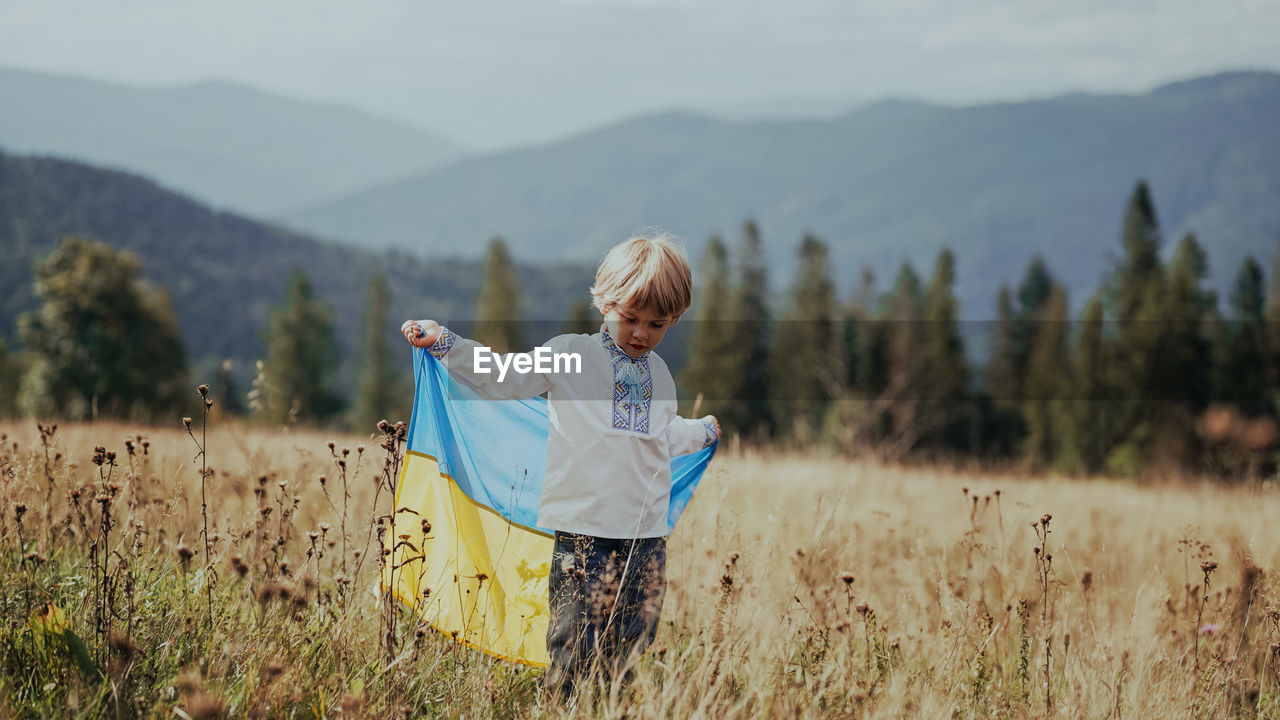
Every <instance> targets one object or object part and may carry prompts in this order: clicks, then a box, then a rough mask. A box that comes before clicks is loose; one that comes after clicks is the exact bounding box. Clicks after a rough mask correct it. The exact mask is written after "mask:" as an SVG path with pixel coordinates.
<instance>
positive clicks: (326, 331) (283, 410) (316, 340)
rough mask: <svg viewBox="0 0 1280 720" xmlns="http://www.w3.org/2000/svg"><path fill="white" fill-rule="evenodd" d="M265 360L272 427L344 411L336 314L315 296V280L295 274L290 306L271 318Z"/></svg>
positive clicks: (266, 414)
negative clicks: (338, 385)
mask: <svg viewBox="0 0 1280 720" xmlns="http://www.w3.org/2000/svg"><path fill="white" fill-rule="evenodd" d="M267 328H268V330H267V338H266V341H267V357H266V359H265V360H263V361H262V367H261V373H260V387H259V388H258V390H259V392H260V393H261V395H262V398H263V402H262V403H261V404H260V405H259V407H260V411H261V418H262V420H263V421H264V422H267V423H269V424H276V425H278V424H284V423H291V422H299V421H310V422H323V421H325V420H327V419H329V418H332V417H333V416H334V415H335V414H336V413H337V412H338V411H339V410H340V409H341V404H342V403H341V399H340V398H339V396H338V393H337V375H338V348H337V343H336V341H335V339H334V332H333V310H332V308H330V307H329V305H328V303H326V302H324V301H323V300H320V299H318V298H316V297H314V296H313V295H312V292H311V281H310V280H308V279H307V276H306V275H304V274H303V273H302V272H301V271H299V270H295V271H294V272H293V274H292V275H291V276H290V278H289V287H288V290H287V293H286V299H285V303H284V305H283V306H282V307H278V308H275V309H273V310H272V311H271V313H270V315H269V316H268V318H267Z"/></svg>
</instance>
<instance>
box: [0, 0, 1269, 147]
mask: <svg viewBox="0 0 1280 720" xmlns="http://www.w3.org/2000/svg"><path fill="white" fill-rule="evenodd" d="M1277 38H1280V1H1278V0H1216V1H1214V2H1205V0H1166V1H1158V0H1071V2H1060V1H1055V0H987V1H984V2H971V1H963V0H962V1H960V2H957V1H956V0H880V1H878V2H864V1H862V0H790V1H788V2H775V3H767V4H765V5H763V6H762V7H759V8H753V9H748V8H747V3H744V2H741V0H733V1H730V0H647V1H645V2H640V1H630V0H536V1H530V0H496V1H486V0H475V1H473V2H468V1H463V2H459V1H458V0H452V1H451V2H437V1H436V0H366V1H364V2H350V1H349V0H344V1H342V2H334V1H331V0H219V2H208V3H193V2H173V0H120V1H117V2H102V0H41V1H40V2H18V1H17V0H8V1H7V2H4V3H2V4H0V65H3V66H8V67H17V68H23V69H29V70H43V71H52V72H60V73H68V74H76V75H86V76H91V77H95V78H100V79H107V80H113V81H118V82H124V83H129V84H138V85H168V84H182V83H187V82H192V81H197V80H206V79H222V80H230V81H234V82H239V83H244V84H247V85H252V86H255V87H259V88H262V89H266V90H271V91H277V92H281V93H285V94H289V95H292V96H295V97H303V98H309V99H317V100H326V101H334V102H340V103H345V104H350V105H355V106H359V107H362V108H364V109H367V110H369V111H371V112H374V113H377V114H381V115H386V116H390V117H396V118H400V119H405V120H409V121H411V122H413V123H415V124H417V125H419V126H422V127H425V128H427V129H429V130H434V131H437V132H440V133H442V134H444V135H446V136H449V137H451V138H453V139H456V140H458V141H460V142H462V143H464V144H466V145H468V146H470V147H472V148H475V149H494V148H497V147H504V146H509V145H513V144H522V143H530V142H538V141H543V140H547V139H552V138H556V137H560V136H564V135H568V134H571V133H573V132H576V131H579V130H582V129H584V128H588V127H593V126H597V125H600V124H602V123H606V122H609V121H612V120H616V119H620V118H623V117H627V116H630V115H634V114H637V113H643V112H653V111H658V110H666V109H671V108H720V109H723V108H731V109H741V108H743V107H750V106H757V105H763V106H765V107H772V108H774V109H776V110H779V111H785V110H787V109H800V110H808V109H811V108H821V107H840V106H845V105H852V104H854V103H857V102H860V101H865V100H868V99H875V98H880V97H884V96H887V95H892V96H900V97H916V98H921V99H932V100H939V101H945V102H960V103H973V102H984V101H988V100H998V99H1017V98H1023V97H1034V96H1045V95H1053V94H1057V93H1061V92H1066V91H1073V90H1092V91H1123V92H1131V91H1139V90H1146V89H1149V88H1151V87H1153V86H1155V85H1158V84H1160V83H1162V82H1166V81H1169V80H1174V79H1182V78H1186V77H1191V76H1195V75H1201V74H1207V73H1211V72H1216V71H1219V70H1225V69H1269V70H1280V40H1277ZM2 100H3V99H2V98H0V103H2ZM0 111H3V110H2V109H0Z"/></svg>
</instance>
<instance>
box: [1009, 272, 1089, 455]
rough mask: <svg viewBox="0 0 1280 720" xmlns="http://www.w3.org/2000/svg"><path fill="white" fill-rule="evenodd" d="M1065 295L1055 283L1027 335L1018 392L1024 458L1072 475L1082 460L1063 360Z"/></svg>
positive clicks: (1068, 368)
mask: <svg viewBox="0 0 1280 720" xmlns="http://www.w3.org/2000/svg"><path fill="white" fill-rule="evenodd" d="M1068 330H1069V327H1068V319H1067V293H1066V291H1065V290H1064V289H1063V288H1062V286H1061V285H1058V284H1057V283H1054V284H1053V286H1052V287H1051V289H1050V292H1049V296H1048V298H1047V299H1046V301H1045V304H1044V307H1043V310H1042V312H1041V316H1040V318H1039V321H1038V322H1037V323H1036V325H1035V335H1034V337H1032V342H1031V353H1030V355H1029V356H1028V358H1027V373H1026V383H1025V386H1024V388H1023V393H1022V408H1023V410H1022V417H1023V419H1024V421H1025V422H1026V427H1027V434H1026V437H1025V438H1024V440H1023V443H1022V448H1023V457H1024V458H1025V459H1026V460H1027V461H1029V462H1030V463H1031V464H1032V466H1035V467H1044V466H1047V465H1050V464H1052V465H1055V466H1057V467H1058V468H1059V469H1063V470H1068V471H1075V470H1078V469H1079V468H1080V465H1081V462H1080V458H1079V454H1078V451H1077V447H1076V443H1075V430H1076V426H1075V422H1074V418H1073V417H1072V413H1071V409H1072V403H1071V395H1072V392H1073V387H1072V383H1071V377H1072V373H1071V366H1070V364H1069V362H1068V360H1069V358H1070V354H1069V332H1068Z"/></svg>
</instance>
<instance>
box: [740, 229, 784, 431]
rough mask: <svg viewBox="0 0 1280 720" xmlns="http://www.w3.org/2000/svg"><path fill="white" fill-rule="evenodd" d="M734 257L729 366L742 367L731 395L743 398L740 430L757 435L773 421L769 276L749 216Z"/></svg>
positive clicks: (770, 427) (762, 246)
mask: <svg viewBox="0 0 1280 720" xmlns="http://www.w3.org/2000/svg"><path fill="white" fill-rule="evenodd" d="M737 257H738V280H737V284H736V286H735V289H734V293H733V302H732V303H731V307H730V310H729V312H728V313H727V314H728V316H729V317H730V318H731V320H732V323H733V329H734V332H735V333H736V336H737V341H738V342H737V344H736V347H737V354H738V356H739V357H737V358H735V359H734V360H733V361H732V362H730V363H729V366H730V367H736V368H741V371H740V372H739V373H738V376H737V385H736V386H735V390H734V395H733V396H734V397H736V398H740V399H741V400H742V402H743V415H742V417H741V419H740V420H737V421H736V422H735V424H736V425H737V427H738V428H739V429H740V430H741V431H742V432H743V433H746V434H748V435H756V434H763V433H768V432H770V431H771V429H772V426H773V424H774V421H773V416H772V410H771V406H770V403H769V396H770V390H769V370H768V366H769V358H770V347H769V339H770V335H771V325H772V322H771V316H770V313H769V306H768V304H767V303H766V302H765V298H766V297H767V295H768V292H769V277H768V271H767V269H766V261H765V255H764V245H763V243H762V242H761V239H760V230H759V228H758V227H757V226H756V224H755V222H753V221H751V220H747V221H745V222H743V224H742V240H741V244H740V245H739V251H738V255H737ZM784 342H785V339H784ZM787 346H788V347H789V346H790V344H789V343H787Z"/></svg>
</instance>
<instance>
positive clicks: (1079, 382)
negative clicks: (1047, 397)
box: [1071, 295, 1114, 472]
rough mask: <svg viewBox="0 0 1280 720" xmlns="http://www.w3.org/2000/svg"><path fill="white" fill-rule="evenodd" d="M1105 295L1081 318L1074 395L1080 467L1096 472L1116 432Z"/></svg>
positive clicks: (1085, 309)
mask: <svg viewBox="0 0 1280 720" xmlns="http://www.w3.org/2000/svg"><path fill="white" fill-rule="evenodd" d="M1104 325H1105V314H1104V312H1103V302H1102V298H1101V297H1100V296H1098V295H1094V296H1093V297H1092V298H1091V299H1090V300H1089V304H1088V305H1086V306H1085V308H1084V313H1083V314H1082V315H1081V317H1080V332H1079V335H1078V336H1077V338H1076V348H1075V353H1074V354H1073V359H1074V362H1073V363H1072V365H1073V367H1074V370H1075V383H1074V389H1075V390H1074V392H1073V393H1072V395H1071V399H1072V405H1073V406H1074V412H1073V413H1072V414H1073V416H1074V419H1075V444H1076V449H1077V451H1078V453H1079V456H1080V469H1081V470H1083V471H1085V472H1094V471H1097V470H1099V469H1101V467H1102V463H1103V461H1104V460H1105V459H1106V456H1107V452H1108V451H1109V450H1110V449H1111V440H1112V437H1113V435H1114V430H1113V429H1112V425H1113V423H1114V416H1113V413H1112V412H1110V410H1111V408H1112V407H1113V402H1112V400H1113V398H1111V397H1109V392H1110V384H1109V382H1108V375H1109V372H1108V368H1109V365H1110V358H1109V357H1108V350H1107V349H1108V344H1107V342H1106V337H1105V330H1106V328H1105V327H1104Z"/></svg>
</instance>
